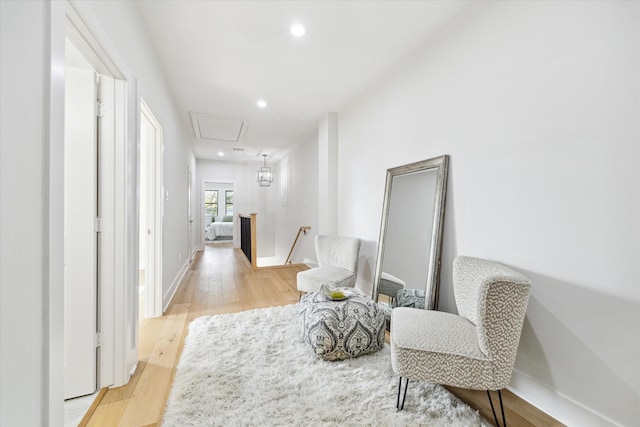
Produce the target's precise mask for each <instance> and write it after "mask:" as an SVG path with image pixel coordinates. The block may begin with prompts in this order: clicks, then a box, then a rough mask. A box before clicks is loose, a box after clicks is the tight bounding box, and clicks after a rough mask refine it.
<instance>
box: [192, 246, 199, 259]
mask: <svg viewBox="0 0 640 427" xmlns="http://www.w3.org/2000/svg"><path fill="white" fill-rule="evenodd" d="M199 250H201V249H200V248H199V246H197V245H196V246H194V247H193V250H192V251H191V258H189V259H191V260H193V258H194V257H195V256H196V254H197V253H198V251H199Z"/></svg>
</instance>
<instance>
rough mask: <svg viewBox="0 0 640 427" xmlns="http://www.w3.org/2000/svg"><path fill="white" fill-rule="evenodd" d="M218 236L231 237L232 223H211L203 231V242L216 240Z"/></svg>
mask: <svg viewBox="0 0 640 427" xmlns="http://www.w3.org/2000/svg"><path fill="white" fill-rule="evenodd" d="M219 236H224V237H232V236H233V222H212V223H211V224H209V225H208V226H207V228H206V229H205V231H204V238H205V240H216V239H217V238H218V237H219Z"/></svg>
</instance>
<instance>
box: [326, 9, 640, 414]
mask: <svg viewBox="0 0 640 427" xmlns="http://www.w3.org/2000/svg"><path fill="white" fill-rule="evenodd" d="M639 40H640V3H637V2H595V1H594V2H477V3H474V4H473V5H472V6H470V7H469V8H468V9H467V10H465V11H464V12H463V13H462V14H461V15H460V16H458V17H457V18H456V19H455V20H454V21H452V22H451V23H450V24H449V25H448V26H447V27H445V28H444V29H443V30H442V31H441V32H440V33H438V34H437V35H435V37H433V38H432V39H431V40H430V41H428V42H427V43H425V44H424V45H423V46H422V47H420V48H419V49H418V50H416V51H415V52H414V53H413V55H412V56H411V57H410V58H408V59H407V60H406V61H405V62H404V63H403V64H401V66H398V67H396V69H395V70H394V72H393V73H391V74H390V75H388V76H387V77H386V78H385V79H383V80H382V81H380V82H378V84H377V85H376V86H375V87H372V88H370V90H368V91H367V95H364V96H363V97H362V98H361V99H359V100H357V101H354V102H353V103H352V104H351V105H350V106H348V107H347V108H345V109H344V111H341V112H340V124H339V129H340V131H339V132H340V135H339V136H340V145H339V163H340V166H339V177H340V180H339V188H340V190H339V203H338V209H339V212H340V215H339V216H338V217H339V232H340V233H348V234H352V235H357V236H360V237H361V238H363V239H365V242H364V243H363V249H362V251H363V254H364V255H366V257H367V262H365V263H363V264H362V268H363V271H362V274H360V277H361V278H369V281H370V278H371V277H372V268H373V266H374V264H375V245H376V241H377V238H378V232H379V224H380V212H381V206H382V198H383V189H384V178H385V171H386V169H387V168H390V167H393V166H398V165H401V164H406V163H410V162H414V161H417V160H423V159H426V158H430V157H435V156H438V155H442V154H450V155H451V165H450V175H449V178H450V179H449V195H448V200H447V212H446V222H445V230H444V248H443V249H444V254H443V275H442V285H441V293H440V301H441V308H442V309H445V310H447V311H455V304H454V300H453V294H452V290H451V287H452V283H451V271H450V270H451V264H452V261H453V257H454V256H455V255H458V254H464V255H471V256H478V257H484V258H488V259H493V260H497V261H500V262H502V263H505V264H507V265H509V266H511V267H513V268H515V269H517V270H519V271H521V272H523V273H525V274H526V275H528V276H529V277H530V278H531V279H532V281H533V288H532V295H531V298H530V301H529V308H528V310H527V316H526V320H525V325H524V330H523V335H522V340H521V345H520V349H519V352H518V357H517V361H516V372H515V374H514V379H513V381H512V388H513V389H514V391H515V392H516V393H518V394H520V395H522V397H524V398H525V399H527V400H530V401H531V402H532V403H534V404H536V405H537V406H539V407H540V408H542V409H543V410H546V411H547V412H549V413H550V414H551V415H553V416H556V417H557V418H558V419H559V420H560V421H562V422H565V423H567V424H569V425H607V424H608V423H609V422H611V423H615V424H620V425H635V424H637V422H638V418H639V417H640V412H639V411H640V397H639V396H640V381H639V380H640V364H639V363H638V360H640V341H639V340H638V331H639V330H640V316H639V315H638V313H639V312H640V287H639V286H638V278H639V277H640V262H639V261H640V221H638V218H640V191H638V188H639V184H640V168H638V161H639V160H640V142H639V141H640V58H639V55H640V46H639ZM366 285H367V284H366V283H365V284H364V286H366ZM607 420H609V421H607Z"/></svg>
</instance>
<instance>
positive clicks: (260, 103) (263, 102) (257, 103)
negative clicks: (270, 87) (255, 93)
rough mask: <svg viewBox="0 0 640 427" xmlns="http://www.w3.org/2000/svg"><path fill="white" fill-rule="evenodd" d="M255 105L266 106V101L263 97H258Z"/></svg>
mask: <svg viewBox="0 0 640 427" xmlns="http://www.w3.org/2000/svg"><path fill="white" fill-rule="evenodd" d="M256 105H257V106H258V107H260V108H266V107H267V101H265V100H264V99H258V102H256Z"/></svg>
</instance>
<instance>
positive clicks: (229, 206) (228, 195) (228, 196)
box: [224, 190, 233, 215]
mask: <svg viewBox="0 0 640 427" xmlns="http://www.w3.org/2000/svg"><path fill="white" fill-rule="evenodd" d="M224 203H225V204H224V214H225V215H233V190H227V191H225V192H224Z"/></svg>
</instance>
